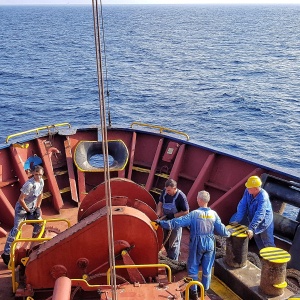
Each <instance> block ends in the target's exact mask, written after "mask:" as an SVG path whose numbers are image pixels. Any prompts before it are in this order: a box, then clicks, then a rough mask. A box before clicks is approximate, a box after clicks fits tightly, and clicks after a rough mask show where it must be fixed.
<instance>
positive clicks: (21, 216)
mask: <svg viewBox="0 0 300 300" xmlns="http://www.w3.org/2000/svg"><path fill="white" fill-rule="evenodd" d="M43 188H44V180H43V179H42V178H41V179H40V182H39V183H36V182H35V180H34V178H33V177H32V178H30V179H29V180H27V181H26V182H25V183H24V185H23V186H22V188H21V192H22V193H23V194H25V195H26V197H25V200H24V201H25V203H26V205H27V207H28V208H29V209H33V208H35V207H36V202H37V198H38V196H39V195H40V194H41V193H42V192H43ZM26 219H27V220H37V219H36V218H35V216H34V215H28V213H27V211H26V210H25V209H24V208H23V207H22V205H21V204H20V203H19V201H18V202H17V203H16V205H15V219H14V227H13V228H12V229H11V231H10V232H9V235H8V237H7V240H6V243H5V246H4V251H3V253H4V254H5V255H9V254H10V248H11V244H12V242H13V241H14V240H15V238H16V235H17V233H18V226H19V225H20V223H21V222H22V221H24V220H26ZM39 219H42V218H41V217H40V218H39ZM40 229H41V225H40V224H38V223H36V224H34V227H33V233H32V236H34V235H36V234H38V233H39V231H40Z"/></svg>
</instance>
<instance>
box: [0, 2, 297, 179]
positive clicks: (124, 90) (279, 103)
mask: <svg viewBox="0 0 300 300" xmlns="http://www.w3.org/2000/svg"><path fill="white" fill-rule="evenodd" d="M299 15H300V6H297V5H294V6H254V5H252V6H247V5H242V6H238V5H235V6H230V5H223V6H217V5H215V6H202V5H194V6H191V5H123V6H104V7H103V16H104V19H103V25H104V33H105V39H104V41H105V43H103V44H102V47H103V49H105V55H104V54H103V58H104V79H105V86H106V89H108V90H109V92H110V93H109V97H107V99H106V103H107V111H108V110H109V111H110V114H111V120H112V125H113V126H129V125H130V124H131V123H132V122H134V121H141V122H144V123H151V124H155V125H161V126H165V127H168V128H171V129H175V130H178V131H183V132H185V133H187V134H188V135H189V136H190V137H191V140H192V141H199V142H201V143H204V144H206V145H208V146H212V147H215V148H218V149H223V150H224V151H225V152H226V151H227V152H233V153H234V154H236V155H242V156H244V157H246V158H247V159H249V160H256V161H263V162H265V163H268V164H272V165H275V166H276V167H278V168H283V169H284V170H286V171H287V172H291V173H294V174H296V175H297V176H299V167H300V160H299V152H300V151H299V150H300V149H299V148H300V147H299V141H300V138H299V132H300V106H299V103H300V99H299V97H300V18H299ZM0 41H1V42H0V111H1V119H0V143H4V142H5V139H6V137H7V136H8V135H10V134H14V133H17V132H20V131H25V130H29V129H33V128H36V127H40V126H45V125H51V124H57V123H62V122H70V123H71V124H72V125H73V126H82V125H92V124H100V117H99V98H98V87H97V71H96V59H95V46H94V28H93V16H92V8H91V7H89V6H53V7H51V6H19V7H16V6H0ZM106 79H107V80H106ZM108 106H109V107H108Z"/></svg>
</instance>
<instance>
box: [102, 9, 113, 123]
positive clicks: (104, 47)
mask: <svg viewBox="0 0 300 300" xmlns="http://www.w3.org/2000/svg"><path fill="white" fill-rule="evenodd" d="M100 19H101V26H102V44H103V56H104V58H103V60H104V69H105V82H106V99H107V118H108V126H109V127H111V116H110V106H109V87H108V79H107V61H106V45H105V36H104V32H105V31H104V18H103V12H102V4H101V6H100Z"/></svg>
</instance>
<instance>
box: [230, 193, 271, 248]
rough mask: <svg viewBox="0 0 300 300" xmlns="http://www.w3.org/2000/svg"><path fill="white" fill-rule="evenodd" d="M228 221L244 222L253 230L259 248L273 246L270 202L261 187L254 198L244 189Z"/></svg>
mask: <svg viewBox="0 0 300 300" xmlns="http://www.w3.org/2000/svg"><path fill="white" fill-rule="evenodd" d="M245 219H246V220H245ZM230 222H238V223H241V224H244V223H245V225H247V226H248V228H249V229H250V230H252V231H253V233H254V240H255V242H256V245H257V247H258V249H259V250H260V249H262V248H264V247H275V244H274V236H273V232H274V223H273V210H272V204H271V202H270V199H269V195H268V193H267V192H266V191H265V190H264V189H261V190H260V192H259V194H258V195H257V196H256V197H255V198H254V197H253V196H252V195H251V194H250V193H249V192H248V190H247V189H246V190H245V192H244V195H243V197H242V199H241V200H240V202H239V204H238V206H237V212H236V213H235V214H234V215H233V216H232V217H231V219H230Z"/></svg>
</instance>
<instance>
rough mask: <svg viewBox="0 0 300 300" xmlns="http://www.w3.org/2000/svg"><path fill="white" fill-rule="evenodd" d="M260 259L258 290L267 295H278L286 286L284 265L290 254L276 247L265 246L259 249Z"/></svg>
mask: <svg viewBox="0 0 300 300" xmlns="http://www.w3.org/2000/svg"><path fill="white" fill-rule="evenodd" d="M259 254H260V256H261V257H262V258H263V260H262V268H261V277H260V286H259V288H260V290H261V291H262V292H263V293H264V294H265V295H268V296H280V295H282V294H283V292H284V288H285V287H286V286H287V282H286V281H285V278H286V266H287V262H288V261H289V260H290V259H291V255H290V254H289V253H288V252H287V251H285V250H283V249H280V248H277V247H266V248H263V249H261V250H260V252H259Z"/></svg>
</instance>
